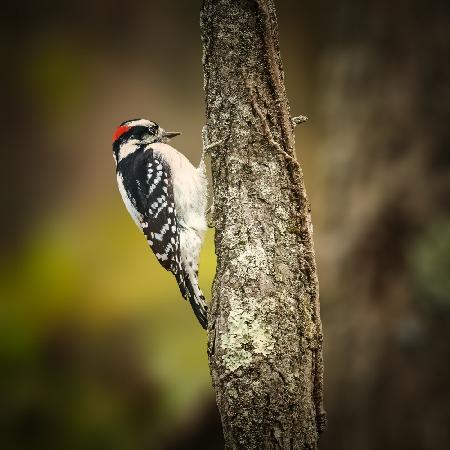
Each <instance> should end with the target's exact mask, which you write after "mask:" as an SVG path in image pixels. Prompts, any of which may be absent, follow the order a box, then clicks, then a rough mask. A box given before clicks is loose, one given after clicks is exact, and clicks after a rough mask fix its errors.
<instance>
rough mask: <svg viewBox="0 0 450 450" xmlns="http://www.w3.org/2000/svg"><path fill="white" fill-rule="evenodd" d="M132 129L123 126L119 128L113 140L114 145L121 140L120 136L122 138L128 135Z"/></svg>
mask: <svg viewBox="0 0 450 450" xmlns="http://www.w3.org/2000/svg"><path fill="white" fill-rule="evenodd" d="M130 128H131V127H128V126H126V125H121V126H120V127H119V128H117V130H116V132H115V133H114V136H113V139H112V141H113V144H114V142H116V141H117V139H119V138H120V136H122V134H124V133H126V132H127V131H128V130H129V129H130Z"/></svg>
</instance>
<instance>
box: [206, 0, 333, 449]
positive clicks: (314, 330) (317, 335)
mask: <svg viewBox="0 0 450 450" xmlns="http://www.w3.org/2000/svg"><path fill="white" fill-rule="evenodd" d="M201 29H202V40H203V49H204V61H203V63H204V75H205V94H206V115H207V140H208V141H209V143H211V142H217V141H220V142H221V144H220V145H219V146H217V147H216V148H215V149H214V150H213V151H212V154H211V167H212V175H213V193H214V213H213V221H214V225H215V227H216V238H215V245H216V254H217V259H218V267H217V273H216V277H215V280H214V285H213V298H212V305H211V308H210V320H209V327H208V328H209V330H208V331H209V342H208V355H209V361H210V368H211V375H212V380H213V386H214V389H215V392H216V398H217V403H218V406H219V411H220V414H221V417H222V424H223V430H224V436H225V441H226V447H227V448H230V449H266V448H270V449H272V448H281V449H314V448H317V442H318V436H319V434H320V432H321V431H322V430H323V428H324V426H325V413H324V411H323V408H322V389H323V362H322V329H321V322H320V314H319V295H318V281H317V274H316V264H315V255H314V249H313V241H312V226H311V221H310V211H309V206H308V201H307V197H306V192H305V187H304V182H303V175H302V171H301V168H300V166H299V164H298V162H297V160H296V157H295V151H294V130H293V125H292V121H291V117H290V112H289V104H288V101H287V97H286V93H285V88H284V82H283V69H282V65H281V58H280V53H279V49H278V30H277V23H276V17H275V7H274V5H273V2H272V1H271V0H204V2H203V5H202V11H201Z"/></svg>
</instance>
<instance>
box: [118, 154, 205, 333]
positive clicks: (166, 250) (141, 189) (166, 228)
mask: <svg viewBox="0 0 450 450" xmlns="http://www.w3.org/2000/svg"><path fill="white" fill-rule="evenodd" d="M117 169H118V172H119V174H121V177H122V180H123V184H124V190H125V193H126V197H127V199H128V200H129V202H130V204H131V205H130V208H129V210H130V209H131V210H133V209H134V210H135V211H136V214H133V211H131V212H130V213H131V214H132V215H134V216H135V220H136V221H137V222H139V224H140V226H141V229H142V231H143V232H144V234H145V236H146V238H147V241H148V243H149V245H150V247H151V249H152V250H153V252H154V254H155V256H156V258H157V259H158V261H159V263H160V264H161V265H162V266H163V267H164V268H165V269H166V270H169V271H170V272H172V273H173V274H174V275H175V278H176V280H177V283H178V286H179V288H180V291H181V294H182V296H183V297H184V298H185V299H187V300H189V302H190V304H191V306H192V308H193V310H194V313H195V315H196V317H197V319H198V320H199V322H200V324H201V325H202V326H203V328H206V323H207V319H206V305H205V303H204V298H203V296H202V294H201V293H198V294H197V293H196V290H195V288H194V286H193V280H192V279H191V276H190V275H189V273H187V272H186V270H185V269H184V268H183V265H182V262H181V251H180V225H179V223H178V220H177V216H176V209H175V201H174V194H173V185H172V177H171V173H170V167H169V165H168V164H167V163H166V161H164V159H163V157H162V156H161V155H160V154H158V153H157V152H154V151H153V149H152V148H151V147H144V146H143V147H142V148H140V149H139V151H136V152H134V153H133V154H132V155H130V156H129V157H127V158H125V159H124V160H122V161H120V162H119V164H118V167H117ZM136 216H137V217H136ZM195 281H196V280H195Z"/></svg>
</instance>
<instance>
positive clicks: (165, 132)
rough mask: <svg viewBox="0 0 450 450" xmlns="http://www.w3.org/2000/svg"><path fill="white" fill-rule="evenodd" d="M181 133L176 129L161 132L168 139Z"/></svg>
mask: <svg viewBox="0 0 450 450" xmlns="http://www.w3.org/2000/svg"><path fill="white" fill-rule="evenodd" d="M180 134H181V133H179V132H178V131H164V132H163V138H165V139H167V140H169V139H172V138H174V137H175V136H179V135H180Z"/></svg>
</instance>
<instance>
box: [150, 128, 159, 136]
mask: <svg viewBox="0 0 450 450" xmlns="http://www.w3.org/2000/svg"><path fill="white" fill-rule="evenodd" d="M149 131H150V134H151V135H152V136H155V135H157V134H158V127H157V126H156V125H152V126H151V127H149Z"/></svg>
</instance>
